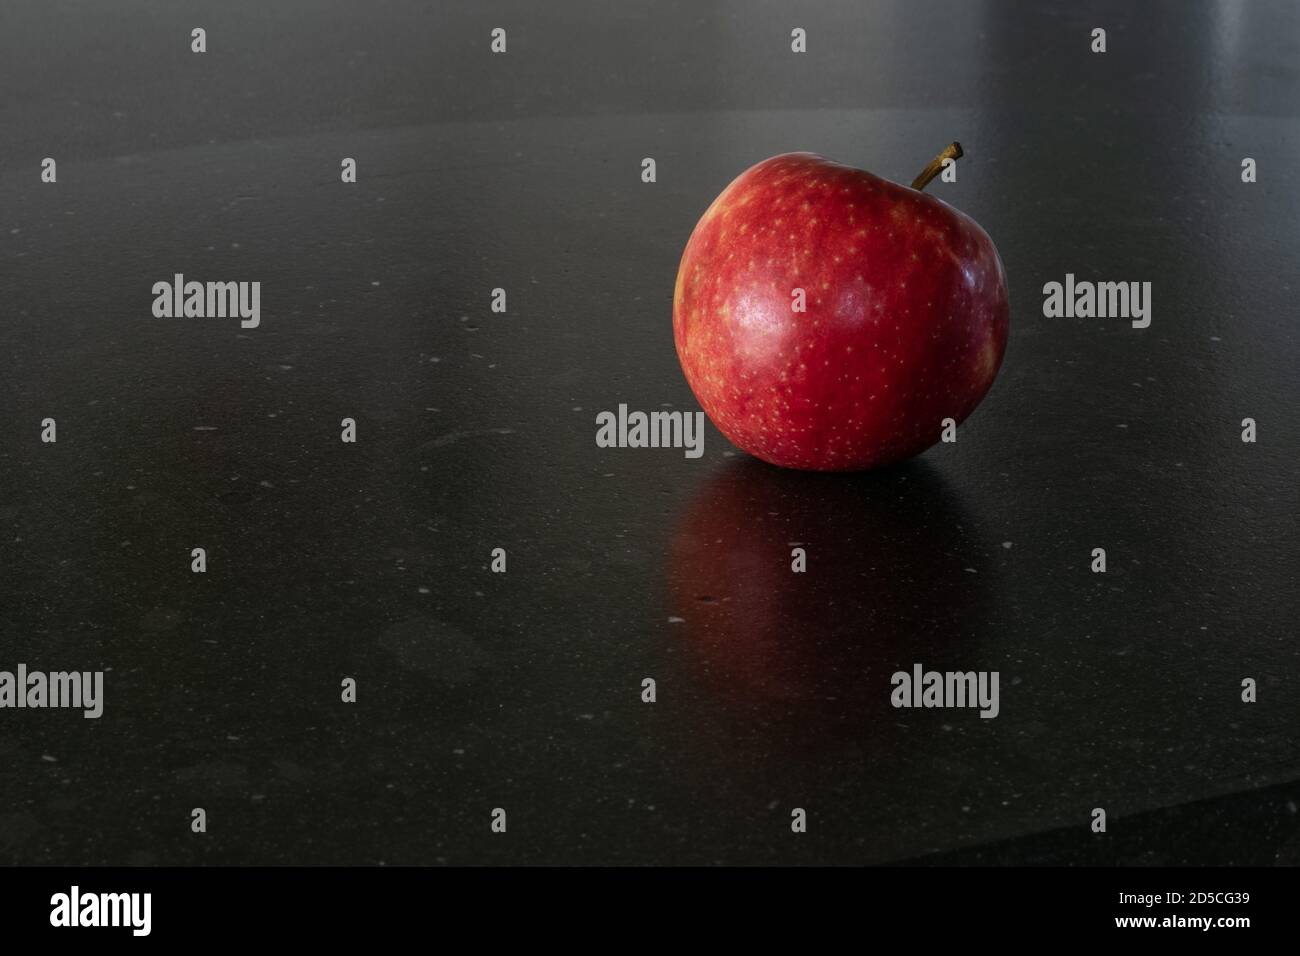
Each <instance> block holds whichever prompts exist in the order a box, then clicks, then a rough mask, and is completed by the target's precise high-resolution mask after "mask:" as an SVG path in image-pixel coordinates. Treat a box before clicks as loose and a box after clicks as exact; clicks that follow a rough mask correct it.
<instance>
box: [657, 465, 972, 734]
mask: <svg viewBox="0 0 1300 956" xmlns="http://www.w3.org/2000/svg"><path fill="white" fill-rule="evenodd" d="M795 548H802V549H804V551H805V552H806V556H807V570H806V571H804V572H803V573H796V572H795V571H793V570H792V562H794V561H795V560H796V556H795V555H794V554H792V552H793V549H795ZM987 553H988V542H987V541H983V540H981V539H980V538H979V537H978V535H977V533H976V529H975V528H974V526H973V522H972V520H971V518H970V516H969V515H968V514H967V512H966V510H965V509H964V507H963V506H962V504H961V502H960V500H959V498H958V496H957V494H956V493H955V492H954V491H953V489H952V488H951V487H950V486H949V484H948V482H947V481H945V480H944V478H943V477H942V475H941V474H940V473H939V472H938V471H937V470H936V469H934V468H933V467H932V466H930V465H927V464H926V463H925V462H924V461H919V460H913V461H910V462H907V463H904V464H902V465H899V466H896V467H894V468H890V469H885V470H883V471H879V472H870V473H865V474H857V475H835V474H817V473H807V472H795V471H789V470H784V469H779V468H774V467H772V466H770V465H766V464H764V463H762V462H759V461H757V460H754V459H751V458H744V459H737V460H735V461H733V462H730V463H729V464H728V465H726V466H724V467H723V468H721V469H720V470H718V471H717V472H716V473H715V474H713V475H711V476H710V477H709V478H708V479H706V481H705V483H704V485H703V487H702V488H701V490H700V491H699V492H698V493H697V494H696V496H695V497H694V498H693V499H692V501H691V502H690V504H689V505H688V507H687V508H686V510H685V512H684V513H683V515H682V516H681V518H680V519H679V520H678V522H677V523H676V525H675V527H674V530H673V534H672V540H671V544H670V560H669V570H668V577H669V581H668V592H669V601H670V607H671V608H672V610H671V611H670V613H671V614H672V615H674V616H675V617H678V618H681V619H682V621H681V622H680V623H679V624H677V626H676V628H675V629H674V630H673V631H672V633H673V634H674V635H675V636H676V638H677V643H676V644H675V645H674V653H673V658H674V659H675V660H677V661H678V663H679V666H681V667H682V668H683V669H684V670H685V671H686V672H687V673H685V674H683V675H681V676H682V678H683V679H684V680H685V681H686V682H688V686H692V687H695V688H698V690H699V692H700V695H701V697H702V698H704V700H702V701H700V703H701V705H702V706H704V707H705V708H706V709H707V710H708V712H709V713H708V720H707V721H705V722H706V723H711V722H712V721H714V720H722V721H724V722H726V723H727V724H729V725H730V726H729V727H727V728H722V727H712V726H710V727H707V728H703V727H702V728H701V732H702V734H704V735H705V736H710V735H718V740H719V745H720V746H727V745H728V742H730V743H731V744H733V745H735V746H738V747H740V746H743V740H744V737H745V736H746V735H748V734H752V735H754V739H755V741H756V742H757V741H761V746H762V747H764V748H765V750H766V751H770V750H771V749H772V748H773V747H774V746H779V747H780V749H781V750H782V751H783V752H787V753H788V752H790V751H794V752H800V753H803V752H815V751H817V750H820V749H824V748H825V747H828V746H835V745H836V743H837V742H838V743H839V744H846V745H850V746H862V747H864V748H867V749H870V750H872V751H878V750H879V749H880V748H884V749H886V750H888V749H892V744H891V743H890V740H894V739H898V737H899V734H898V732H897V726H896V725H897V724H898V723H900V722H901V721H903V720H905V718H906V715H907V713H908V712H906V711H896V710H894V709H893V708H892V707H891V706H890V704H889V692H890V689H891V687H890V682H889V678H890V675H891V674H893V673H894V672H895V671H897V670H910V669H911V667H912V665H913V664H914V663H916V662H920V663H922V664H924V665H925V666H926V667H932V666H937V667H941V668H950V667H951V668H955V667H961V668H962V669H967V668H969V667H975V666H979V665H978V661H977V654H976V651H977V647H978V646H979V642H980V640H981V637H982V636H983V635H984V633H985V631H986V628H987V627H988V626H989V623H990V614H991V605H992V602H991V599H990V594H991V593H992V590H993V589H992V587H991V585H992V584H993V583H994V582H993V569H992V567H991V565H992V562H990V561H988V560H986V559H985V558H984V555H986V554H987ZM967 569H973V573H972V571H971V570H967ZM701 716H703V715H701ZM873 741H874V742H873ZM780 742H784V745H781V743H780ZM787 748H788V750H787Z"/></svg>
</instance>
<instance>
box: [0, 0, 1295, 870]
mask: <svg viewBox="0 0 1300 956" xmlns="http://www.w3.org/2000/svg"><path fill="white" fill-rule="evenodd" d="M116 6H119V7H120V8H121V9H120V10H114V11H112V12H110V11H108V10H107V9H106V8H103V7H102V6H100V5H96V4H89V3H84V4H66V5H57V6H55V5H51V4H48V3H44V2H38V0H18V2H12V0H11V2H9V3H7V4H6V9H5V12H4V15H3V18H4V20H3V24H2V25H0V90H2V91H3V93H0V130H3V134H2V135H0V354H3V355H4V356H5V359H6V365H5V375H4V382H3V393H2V394H3V396H4V401H3V402H2V403H0V536H3V540H4V541H5V542H6V543H5V546H4V548H3V549H2V550H0V562H3V564H2V570H3V574H2V575H0V608H3V611H0V669H5V668H9V669H12V667H13V666H14V665H16V664H17V663H18V662H25V663H27V664H28V666H29V667H31V668H33V669H36V668H41V669H48V670H62V669H79V670H96V669H105V670H108V673H107V675H106V704H105V713H104V716H103V717H102V718H101V719H99V720H83V719H81V717H80V716H79V715H78V714H76V713H69V712H66V711H64V712H59V711H29V710H24V711H14V710H4V711H0V862H10V863H60V864H82V863H92V864H122V863H157V864H197V863H250V864H251V863H357V864H372V863H378V862H384V863H388V864H431V863H441V862H449V863H571V862H585V863H632V864H635V863H691V864H693V863H713V862H726V863H811V862H824V863H876V862H891V861H903V860H915V859H918V858H922V857H926V856H927V855H928V854H940V855H939V856H937V857H934V859H936V860H939V861H943V862H976V861H994V862H1058V863H1088V862H1121V863H1150V862H1156V863H1199V862H1252V863H1273V862H1284V863H1297V862H1300V817H1297V811H1296V800H1297V798H1300V748H1298V746H1297V740H1296V728H1297V726H1298V720H1300V698H1298V697H1297V683H1298V680H1300V654H1298V652H1297V648H1296V646H1295V622H1296V620H1297V610H1298V608H1297V598H1296V580H1297V573H1298V572H1300V548H1298V546H1297V540H1298V539H1297V534H1296V532H1297V525H1296V513H1297V507H1296V506H1297V492H1296V478H1295V462H1296V449H1297V437H1298V435H1297V420H1298V419H1300V391H1298V390H1297V379H1296V372H1295V369H1296V367H1297V364H1298V360H1300V350H1298V349H1297V335H1296V331H1295V330H1296V324H1297V323H1296V319H1297V314H1296V305H1295V303H1296V289H1297V287H1300V265H1297V258H1296V254H1295V249H1296V245H1297V240H1300V188H1297V184H1296V181H1295V177H1294V173H1293V169H1292V167H1293V166H1294V157H1293V151H1294V148H1295V144H1296V143H1297V142H1300V122H1298V121H1297V109H1300V95H1297V93H1298V92H1300V10H1297V8H1296V7H1295V6H1294V5H1293V4H1288V3H1264V2H1260V3H1250V4H1240V5H1229V4H1223V5H1210V4H1193V3H1165V4H1143V5H1141V6H1140V7H1138V8H1136V9H1135V8H1134V7H1135V5H1131V4H1128V3H1119V2H1116V3H1094V4H1070V5H1063V6H1062V7H1061V8H1060V9H1044V8H1043V7H1042V6H1041V5H1037V4H1035V5H1027V4H1018V5H1010V4H1003V3H956V2H954V3H952V4H933V5H929V4H927V5H920V4H914V3H908V2H905V0H904V2H898V3H884V4H871V5H868V6H862V5H859V4H854V3H817V4H808V5H799V4H789V3H782V4H775V3H753V2H744V3H741V2H736V3H725V4H716V5H710V6H709V7H708V8H707V9H702V8H701V6H700V5H697V4H693V3H686V2H680V3H647V4H643V5H640V8H639V9H638V10H637V11H636V12H632V11H631V10H630V9H629V10H626V11H623V10H622V8H621V7H620V8H618V9H619V10H620V12H615V11H614V10H611V9H610V7H611V5H610V4H607V3H604V2H596V0H591V2H580V3H578V2H565V3H564V4H556V5H547V6H546V7H540V6H538V5H536V4H533V3H525V2H511V3H503V4H497V5H496V7H495V8H494V9H492V10H485V9H483V7H482V5H479V4H464V5H458V4H448V5H445V6H444V5H438V6H441V7H442V9H438V7H435V6H432V5H428V4H422V3H417V2H414V0H392V2H374V3H353V4H342V3H340V4H335V5H333V6H332V7H330V8H329V9H328V12H322V11H320V10H319V9H318V5H317V4H314V3H309V2H306V0H278V2H276V3H275V4H269V5H268V4H264V3H261V2H252V0H241V2H230V3H225V4H222V5H221V7H220V9H215V8H210V5H207V4H194V3H169V4H168V5H167V7H166V12H165V13H160V12H159V8H158V7H157V6H156V5H154V4H149V3H144V2H135V3H124V4H120V5H116ZM551 6H556V7H560V8H561V9H560V10H554V9H550V7H551ZM629 6H630V5H629ZM193 26H204V27H205V28H206V29H207V31H208V45H209V53H207V54H205V55H204V56H195V55H193V54H191V53H190V52H189V39H188V38H189V30H190V28H191V27H193ZM494 26H503V27H505V28H506V29H507V30H508V33H509V43H510V46H509V52H508V53H507V55H506V56H504V57H493V56H492V55H491V54H490V53H488V51H487V44H488V32H489V30H490V29H491V28H492V27H494ZM793 26H803V27H804V28H806V29H807V30H808V35H809V52H808V53H807V54H805V55H803V56H797V55H794V54H791V53H790V52H789V31H790V29H791V28H792V27H793ZM1094 26H1103V27H1106V28H1107V29H1108V32H1109V47H1110V50H1109V52H1108V53H1106V54H1105V55H1093V54H1091V53H1089V52H1088V43H1089V33H1090V31H1091V29H1092V27H1094ZM953 139H957V140H960V141H961V143H962V144H963V146H964V147H965V150H966V158H964V159H963V160H962V162H961V164H960V166H959V169H960V174H959V181H958V182H957V183H952V184H948V183H935V184H934V185H933V186H932V187H931V189H932V191H935V192H936V194H938V195H940V196H941V198H943V199H945V200H947V201H949V202H951V203H952V204H954V205H956V206H957V207H959V208H961V209H963V210H964V211H965V212H967V213H969V214H970V215H971V216H973V217H974V218H975V219H976V220H977V221H979V222H980V223H981V224H982V225H983V226H984V227H985V229H986V230H987V231H988V232H989V234H990V235H991V236H992V237H993V239H994V240H995V242H996V243H997V245H998V248H999V250H1000V253H1001V255H1002V258H1003V261H1004V263H1005V265H1006V270H1007V273H1008V276H1009V281H1010V289H1011V301H1012V315H1011V326H1012V330H1011V341H1010V344H1009V347H1008V351H1007V356H1006V360H1005V364H1004V366H1003V370H1002V372H1001V374H1000V376H999V379H998V381H997V383H996V384H995V385H994V388H993V390H992V392H991V393H990V395H989V396H988V398H987V399H986V400H985V402H984V403H983V405H982V406H981V407H980V408H979V409H978V410H977V412H976V413H975V414H974V416H972V418H971V419H970V420H969V422H968V423H967V424H966V425H963V427H962V429H961V434H960V439H959V441H958V443H957V444H956V445H951V446H946V445H941V446H938V447H936V448H934V449H932V450H931V451H929V452H927V453H926V454H925V455H923V456H922V457H921V458H919V459H917V460H915V461H913V462H911V463H908V464H905V465H903V466H900V467H898V468H895V469H891V470H888V471H884V472H880V473H876V474H868V475H859V476H826V475H808V474H798V473H790V472H782V471H779V470H776V469H772V468H770V467H767V466H765V465H762V464H760V463H758V462H755V461H753V460H750V459H748V458H746V457H745V456H743V455H741V454H740V453H738V452H735V451H734V450H733V449H732V448H731V447H730V446H729V445H728V444H727V442H726V441H725V439H723V438H722V437H721V436H720V435H719V434H718V433H717V432H716V431H715V430H712V428H710V430H709V433H708V436H707V439H706V442H705V453H704V456H703V457H702V458H701V459H699V460H689V459H686V458H685V457H684V456H683V455H682V454H681V452H680V451H673V450H662V451H661V450H648V449H647V450H617V449H612V450H611V449H600V448H597V447H596V445H595V442H594V435H595V415H596V413H597V412H598V411H601V410H606V409H611V410H612V409H616V408H617V406H618V405H619V403H627V404H628V405H629V406H630V407H632V408H634V409H635V408H640V409H645V410H653V409H658V408H660V407H671V408H674V409H686V410H693V409H695V408H697V407H698V406H697V405H696V403H695V402H694V399H693V397H692V395H691V393H690V390H689V389H688V387H687V385H686V382H685V380H684V378H683V376H682V374H681V371H680V369H679V367H678V364H677V359H676V355H675V352H674V349H673V341H672V327H671V296H672V287H673V280H674V276H675V273H676V267H677V261H678V258H679V256H680V254H681V250H682V246H683V245H684V243H685V241H686V238H687V236H688V235H689V233H690V230H691V228H692V226H693V225H694V223H695V221H696V219H697V218H698V216H699V215H700V214H701V213H702V212H703V210H704V208H705V207H706V206H707V204H708V203H709V202H710V201H711V200H712V199H713V197H714V196H715V195H716V194H717V193H718V192H719V191H720V190H721V189H722V187H723V186H725V185H726V183H727V182H728V181H729V180H730V179H731V178H732V177H733V176H735V175H736V174H737V173H739V172H740V171H741V170H743V169H744V168H745V167H747V166H748V165H750V164H751V163H753V162H755V161H757V160H759V159H762V158H764V157H766V156H768V155H771V154H774V153H778V152H783V151H787V150H792V149H808V150H813V151H816V152H821V153H823V154H825V155H827V156H829V157H830V158H833V159H837V160H840V161H843V162H850V163H854V164H857V165H861V166H863V167H864V168H867V169H870V170H872V171H873V172H876V173H879V174H881V175H884V176H887V177H890V178H893V179H898V180H903V181H908V180H910V178H911V177H912V175H913V174H914V173H915V172H916V171H917V170H918V169H919V168H920V167H921V166H922V165H923V164H924V163H925V161H926V160H928V159H929V158H930V157H931V156H932V155H934V153H935V152H936V151H937V150H938V149H939V148H940V147H942V146H943V145H944V144H946V143H947V142H949V141H950V140H953ZM44 156H53V157H55V158H56V159H57V160H58V163H59V166H58V183H57V185H53V186H51V185H43V184H41V183H40V181H39V163H40V160H41V158H42V157H44ZM344 156H351V157H355V158H357V160H358V165H359V181H358V183H357V184H355V185H348V186H345V185H343V184H341V183H340V182H339V174H338V170H339V161H340V159H341V158H342V157H344ZM645 156H652V157H654V158H655V159H656V161H657V164H658V182H657V183H655V184H653V185H645V184H642V183H641V182H640V179H639V172H640V161H641V159H642V157H645ZM1243 156H1251V157H1253V158H1255V159H1256V160H1257V162H1258V164H1259V181H1258V182H1257V183H1255V184H1250V185H1246V184H1243V183H1242V182H1241V181H1240V175H1239V173H1240V162H1241V158H1242V157H1243ZM175 272H183V273H185V274H186V276H187V277H189V278H197V279H200V280H208V279H212V280H233V279H241V280H258V281H260V282H261V283H262V288H263V293H262V323H261V326H260V327H259V328H256V329H248V330H243V329H240V328H239V327H238V322H237V321H236V320H223V319H206V320H205V319H189V320H183V319H176V320H161V319H154V318H152V317H151V315H150V305H151V302H152V295H151V293H150V288H151V286H152V284H153V283H154V282H155V281H158V280H169V279H170V277H171V276H172V275H173V273H175ZM1067 272H1073V273H1075V274H1076V275H1078V276H1079V277H1080V278H1091V279H1095V280H1124V281H1129V280H1145V281H1150V282H1152V284H1153V302H1154V310H1153V321H1152V325H1151V327H1150V328H1149V329H1146V330H1135V329H1132V328H1130V327H1129V325H1128V323H1127V322H1125V321H1123V320H1115V319H1092V320H1088V319H1046V318H1044V317H1043V315H1042V309H1041V305H1042V291H1041V290H1042V286H1043V284H1044V283H1045V282H1048V281H1052V280H1057V281H1059V280H1061V279H1063V278H1064V276H1065V274H1066V273H1067ZM498 286H500V287H504V288H505V289H506V290H507V292H508V297H509V298H508V305H509V312H508V313H507V314H505V315H498V314H493V313H491V312H490V311H489V308H488V305H489V296H490V292H491V290H492V289H493V288H494V287H498ZM46 416H52V417H55V418H56V419H57V420H58V438H59V440H58V443H57V444H56V445H52V446H50V445H43V444H41V443H40V442H39V440H38V436H39V423H40V420H41V419H42V418H44V417H46ZM349 416H350V417H353V418H355V419H356V421H357V423H358V430H359V441H358V443H357V444H356V445H345V444H342V443H341V442H340V441H339V422H340V419H342V418H344V417H349ZM1247 416H1249V417H1253V418H1255V419H1257V420H1258V422H1259V436H1260V437H1259V441H1258V443H1257V444H1254V445H1247V444H1243V443H1242V442H1241V441H1240V438H1239V435H1240V422H1241V419H1242V418H1244V417H1247ZM795 541H798V542H805V543H806V546H807V548H808V550H809V571H808V573H807V574H806V575H802V576H796V575H791V574H790V573H789V572H788V562H789V542H795ZM197 546H203V547H206V548H207V549H208V555H209V571H208V573H207V574H206V575H194V574H191V573H190V571H189V553H190V549H191V548H193V547H197ZM494 547H503V548H505V549H507V551H508V554H509V559H508V560H509V565H508V568H509V570H508V572H507V573H506V574H505V575H495V574H492V573H490V572H489V571H488V568H487V566H488V562H489V554H490V552H491V550H492V549H493V548H494ZM1094 547H1105V548H1106V550H1107V554H1108V561H1109V570H1108V572H1107V573H1106V574H1105V575H1094V574H1092V573H1090V571H1089V568H1088V564H1089V556H1090V552H1091V550H1092V548H1094ZM678 619H679V620H678ZM914 662H921V663H923V664H925V665H926V666H927V667H930V666H933V667H935V668H939V669H945V670H946V669H961V670H972V669H975V670H978V669H992V670H998V671H999V672H1000V674H1001V679H1002V691H1001V714H1000V716H999V717H998V718H997V719H995V720H980V719H979V718H978V716H977V715H976V714H975V713H974V712H972V711H926V710H921V711H915V710H913V711H906V710H894V709H892V708H891V707H890V706H889V691H890V686H889V675H890V674H891V673H892V672H893V671H894V670H897V669H910V667H911V665H912V663H914ZM345 676H350V677H354V678H355V679H356V680H357V681H358V684H359V692H358V697H359V700H358V702H357V703H356V704H355V705H347V704H343V703H341V702H340V700H339V684H340V681H341V680H342V678H343V677H345ZM644 677H653V678H655V679H656V680H657V682H658V702H657V703H655V704H654V705H646V704H643V703H641V701H640V696H639V695H640V682H641V680H642V678H644ZM1244 677H1253V678H1255V679H1256V680H1257V681H1258V685H1259V701H1258V702H1257V703H1255V704H1243V703H1242V702H1241V700H1240V682H1241V680H1242V678H1244ZM192 807H203V808H205V809H206V810H207V813H208V817H209V820H208V832H207V833H206V834H203V835H195V834H192V833H191V832H190V830H189V821H190V809H191V808H192ZM494 807H504V808H506V809H507V811H508V813H509V832H508V834H507V835H505V836H500V835H494V834H492V833H491V832H490V830H489V826H488V824H489V813H490V812H491V810H492V808H494ZM792 807H804V808H806V809H807V810H808V812H809V831H808V833H807V834H804V835H801V836H795V835H793V834H791V833H790V829H789V820H790V810H791V808H792ZM1094 807H1105V808H1106V809H1107V812H1108V815H1109V832H1108V833H1107V834H1106V835H1105V836H1104V837H1097V836H1094V835H1092V834H1091V833H1090V832H1089V831H1088V824H1089V821H1090V816H1089V814H1090V811H1091V810H1092V808H1094Z"/></svg>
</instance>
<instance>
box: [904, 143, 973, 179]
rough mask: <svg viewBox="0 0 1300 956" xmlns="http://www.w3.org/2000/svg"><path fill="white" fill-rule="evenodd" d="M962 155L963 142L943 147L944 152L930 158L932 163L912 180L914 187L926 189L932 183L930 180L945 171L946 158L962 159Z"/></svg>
mask: <svg viewBox="0 0 1300 956" xmlns="http://www.w3.org/2000/svg"><path fill="white" fill-rule="evenodd" d="M961 156H962V152H961V143H955V142H954V143H949V144H948V145H947V146H945V147H944V148H943V152H942V153H940V154H939V155H938V156H936V157H934V159H932V160H930V165H929V166H926V167H925V169H923V170H921V173H920V175H918V176H917V177H916V178H915V179H913V180H912V188H913V189H924V188H925V187H926V186H928V185H930V180H932V179H934V177H935V176H938V175H939V174H940V173H941V172H943V161H944V160H945V159H951V160H954V161H956V160H958V159H961Z"/></svg>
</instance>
